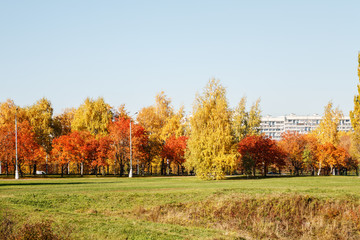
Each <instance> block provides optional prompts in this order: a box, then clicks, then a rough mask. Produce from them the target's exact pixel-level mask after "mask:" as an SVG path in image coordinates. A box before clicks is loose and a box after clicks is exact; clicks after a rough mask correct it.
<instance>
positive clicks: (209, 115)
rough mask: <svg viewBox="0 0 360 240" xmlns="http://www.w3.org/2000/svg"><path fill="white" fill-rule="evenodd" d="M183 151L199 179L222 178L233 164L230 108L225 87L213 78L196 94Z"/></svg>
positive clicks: (233, 149) (233, 150)
mask: <svg viewBox="0 0 360 240" xmlns="http://www.w3.org/2000/svg"><path fill="white" fill-rule="evenodd" d="M190 124H191V131H190V137H189V140H188V146H187V151H186V160H187V162H186V166H187V168H188V169H189V170H190V169H194V170H195V173H196V175H197V176H198V177H200V178H202V179H222V178H224V177H225V173H226V172H232V171H233V170H234V168H235V165H236V159H237V154H236V149H235V145H234V138H233V135H232V129H231V110H230V109H229V107H228V102H227V99H226V90H225V88H224V87H223V86H222V85H221V84H220V82H219V81H218V80H215V79H212V80H210V81H209V83H208V84H207V86H206V87H205V89H204V92H203V95H201V96H200V95H197V97H196V99H195V102H194V106H193V112H192V117H191V118H190Z"/></svg>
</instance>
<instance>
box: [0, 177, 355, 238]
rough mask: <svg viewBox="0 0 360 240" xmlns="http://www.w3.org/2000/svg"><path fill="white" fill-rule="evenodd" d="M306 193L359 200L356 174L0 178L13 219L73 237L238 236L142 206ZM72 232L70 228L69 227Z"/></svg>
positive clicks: (2, 205) (3, 206) (2, 203)
mask: <svg viewBox="0 0 360 240" xmlns="http://www.w3.org/2000/svg"><path fill="white" fill-rule="evenodd" d="M287 195H304V196H310V197H316V198H319V199H325V200H326V199H329V200H342V199H345V200H346V199H351V200H352V201H355V202H359V199H360V178H359V177H355V176H326V177H279V178H276V177H270V178H259V179H246V178H232V177H229V178H228V179H226V180H222V181H202V180H199V179H197V178H195V177H143V178H136V177H135V178H132V179H129V178H125V177H124V178H115V177H106V178H100V177H99V178H96V177H94V178H64V179H51V178H34V179H20V180H17V181H16V180H9V179H0V211H1V212H2V214H7V215H9V216H12V217H13V218H15V219H16V220H17V221H19V223H24V222H38V221H41V220H44V219H50V220H52V221H53V227H54V228H56V229H57V231H60V232H61V231H71V232H72V233H71V235H70V236H71V238H73V239H235V238H238V239H242V238H245V239H247V238H251V237H247V233H246V232H237V231H231V230H226V229H223V228H221V227H211V226H210V225H207V226H205V225H204V226H199V225H194V226H192V225H191V224H180V223H179V224H174V223H166V222H160V221H152V220H151V218H150V219H149V218H143V217H142V214H145V213H146V211H145V210H146V209H153V208H155V207H159V209H161V206H164V205H167V204H172V205H175V206H176V205H177V204H193V205H194V207H195V208H196V204H197V203H198V202H203V201H206V200H211V199H214V198H215V197H218V196H224V197H226V196H230V197H234V198H236V196H247V197H252V198H261V197H264V196H265V197H266V196H271V197H276V196H278V197H279V198H281V197H282V196H287ZM68 229H70V230H68Z"/></svg>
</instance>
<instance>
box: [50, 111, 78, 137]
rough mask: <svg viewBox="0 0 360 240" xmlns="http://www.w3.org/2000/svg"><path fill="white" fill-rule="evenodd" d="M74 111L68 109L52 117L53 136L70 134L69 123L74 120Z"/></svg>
mask: <svg viewBox="0 0 360 240" xmlns="http://www.w3.org/2000/svg"><path fill="white" fill-rule="evenodd" d="M74 114H75V109H74V108H69V109H65V111H64V112H63V113H61V114H59V115H57V116H55V117H54V135H55V137H59V136H61V135H66V134H69V133H70V132H71V122H72V121H73V119H74Z"/></svg>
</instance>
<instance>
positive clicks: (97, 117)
mask: <svg viewBox="0 0 360 240" xmlns="http://www.w3.org/2000/svg"><path fill="white" fill-rule="evenodd" d="M112 115H113V114H112V112H111V107H110V105H109V104H107V103H105V101H104V99H103V98H101V97H100V98H98V99H96V100H93V99H91V98H86V99H85V101H84V103H83V104H82V105H80V107H79V108H78V109H76V111H75V113H74V118H73V120H72V122H71V128H72V130H76V131H88V132H90V133H91V134H93V135H98V134H99V135H106V134H107V133H108V129H107V127H108V125H109V123H110V122H111V119H112Z"/></svg>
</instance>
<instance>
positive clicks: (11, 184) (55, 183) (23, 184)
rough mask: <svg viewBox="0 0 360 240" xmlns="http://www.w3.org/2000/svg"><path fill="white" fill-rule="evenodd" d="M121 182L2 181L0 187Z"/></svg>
mask: <svg viewBox="0 0 360 240" xmlns="http://www.w3.org/2000/svg"><path fill="white" fill-rule="evenodd" d="M107 183H119V182H26V183H24V182H16V183H8V182H0V187H3V186H45V185H88V184H107Z"/></svg>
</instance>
